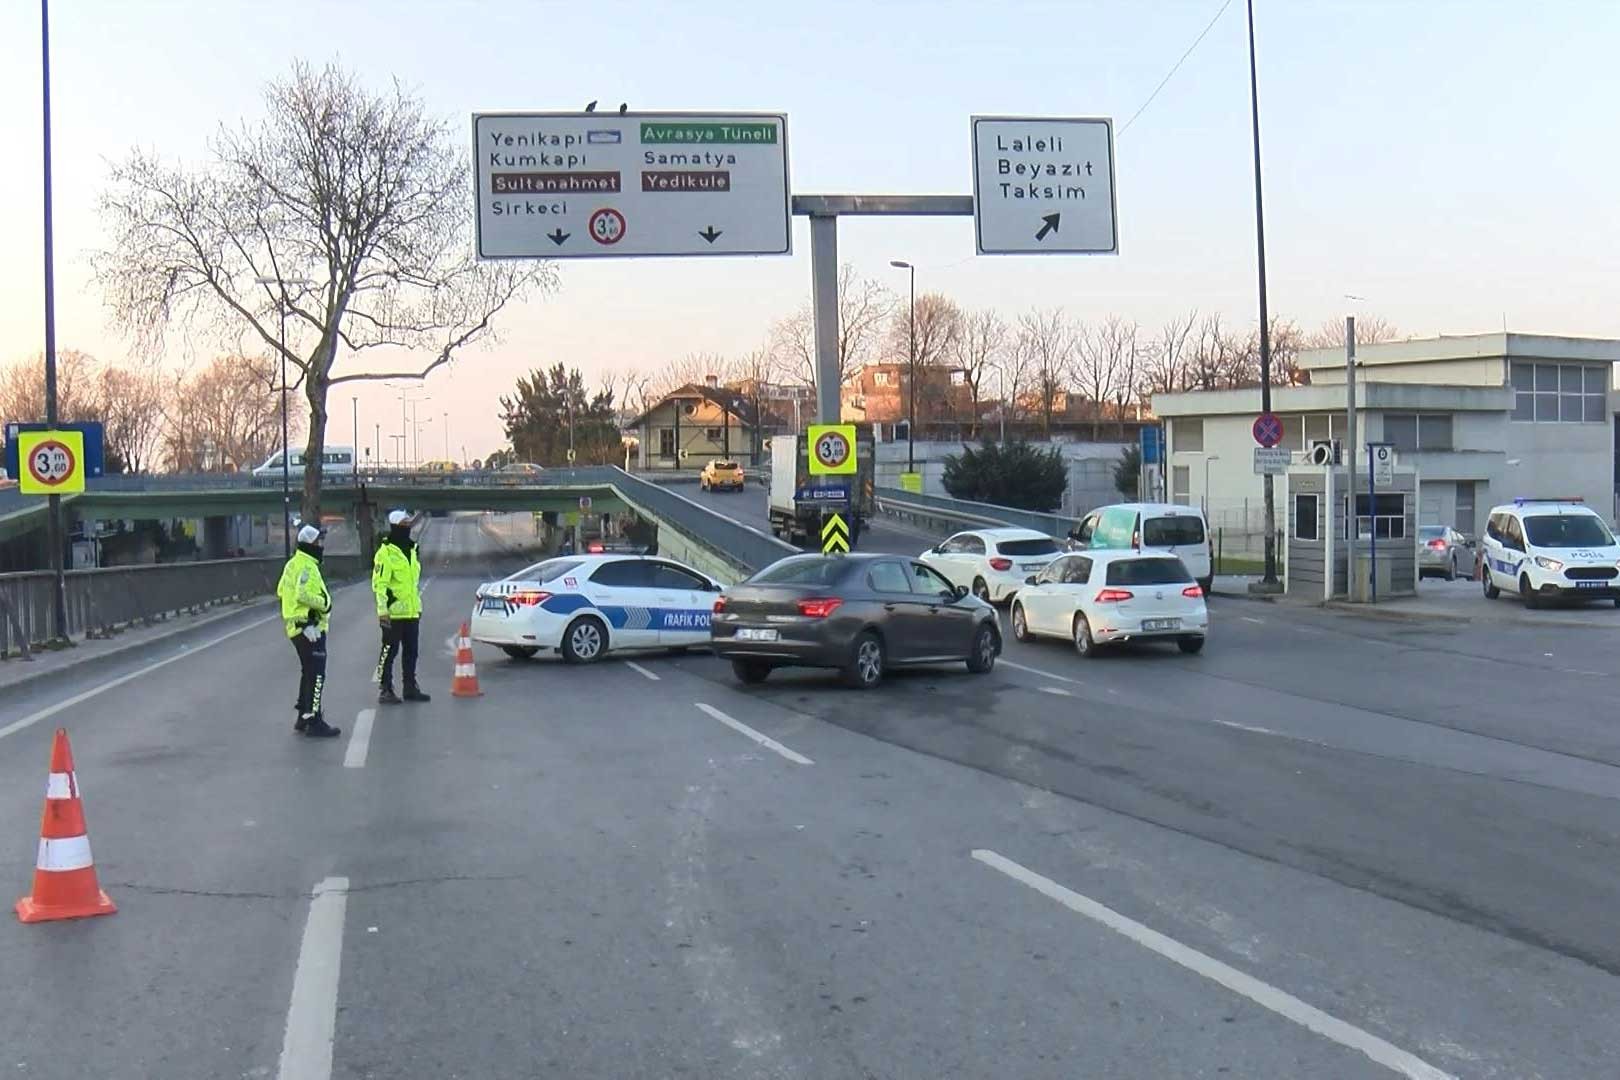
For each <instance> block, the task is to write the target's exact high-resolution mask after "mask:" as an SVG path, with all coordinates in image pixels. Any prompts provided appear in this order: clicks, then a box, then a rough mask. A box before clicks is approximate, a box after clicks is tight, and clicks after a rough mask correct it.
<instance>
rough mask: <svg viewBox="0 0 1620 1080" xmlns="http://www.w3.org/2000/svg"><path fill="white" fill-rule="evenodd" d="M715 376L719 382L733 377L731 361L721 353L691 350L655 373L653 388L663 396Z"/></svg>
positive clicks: (703, 382) (659, 395)
mask: <svg viewBox="0 0 1620 1080" xmlns="http://www.w3.org/2000/svg"><path fill="white" fill-rule="evenodd" d="M711 376H713V378H714V379H715V381H716V382H717V383H724V382H725V381H727V380H728V379H729V378H730V377H731V361H730V360H729V359H727V358H726V357H724V356H721V355H720V354H719V353H710V352H690V353H687V354H686V355H685V356H683V357H681V358H680V359H679V360H673V361H671V362H669V363H667V364H665V365H664V366H663V367H661V368H659V369H658V371H657V372H655V373H654V374H653V382H652V385H653V389H654V391H655V394H656V396H658V397H662V396H663V395H665V394H668V393H670V392H671V391H673V390H679V389H680V388H681V387H683V386H702V385H704V384H705V383H706V382H707V381H708V380H709V378H710V377H711Z"/></svg>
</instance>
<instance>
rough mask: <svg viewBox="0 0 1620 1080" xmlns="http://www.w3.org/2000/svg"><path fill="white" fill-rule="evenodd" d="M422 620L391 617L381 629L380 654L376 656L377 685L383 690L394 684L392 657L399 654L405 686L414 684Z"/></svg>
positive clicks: (409, 686) (407, 687) (408, 686)
mask: <svg viewBox="0 0 1620 1080" xmlns="http://www.w3.org/2000/svg"><path fill="white" fill-rule="evenodd" d="M421 641H422V620H420V619H391V620H389V623H388V625H387V626H386V627H385V628H384V629H383V639H382V654H381V655H380V656H378V657H377V685H378V686H380V687H382V688H383V689H384V690H387V689H389V688H390V687H392V686H393V685H394V657H395V656H399V658H400V661H399V667H400V674H401V675H402V676H403V677H404V680H405V688H406V689H407V690H409V689H410V688H411V687H413V686H415V685H416V654H417V652H418V650H419V649H420V647H421Z"/></svg>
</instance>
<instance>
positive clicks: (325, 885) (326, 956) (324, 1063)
mask: <svg viewBox="0 0 1620 1080" xmlns="http://www.w3.org/2000/svg"><path fill="white" fill-rule="evenodd" d="M348 906H349V879H348V878H346V877H329V878H325V879H323V880H322V881H321V883H320V884H319V885H316V886H315V895H314V898H313V899H311V900H310V902H309V920H308V921H307V922H305V923H304V941H303V944H302V945H300V946H299V947H298V968H297V970H296V972H295V973H294V974H293V989H292V1003H291V1004H290V1005H289V1006H288V1007H287V1032H286V1034H285V1035H284V1036H283V1037H282V1041H281V1062H280V1064H279V1066H278V1067H277V1070H276V1075H277V1077H279V1080H328V1078H329V1077H330V1076H331V1075H332V1038H333V1033H334V1032H335V1030H336V1029H337V996H338V974H339V971H340V970H341V967H342V963H343V917H344V915H345V914H346V913H347V910H348Z"/></svg>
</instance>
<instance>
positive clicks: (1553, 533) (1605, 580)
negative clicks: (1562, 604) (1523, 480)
mask: <svg viewBox="0 0 1620 1080" xmlns="http://www.w3.org/2000/svg"><path fill="white" fill-rule="evenodd" d="M1481 549H1482V550H1481V553H1482V555H1483V557H1484V568H1483V573H1481V575H1480V577H1481V579H1482V580H1483V583H1484V586H1485V596H1486V598H1487V599H1491V600H1494V599H1496V598H1497V597H1498V596H1500V595H1501V594H1502V592H1503V591H1504V590H1506V591H1510V592H1515V593H1518V594H1519V596H1520V597H1521V598H1522V599H1523V600H1524V606H1525V607H1529V608H1533V607H1539V606H1540V604H1541V602H1542V601H1543V600H1550V599H1554V598H1557V597H1564V598H1567V599H1573V600H1611V599H1612V600H1613V601H1614V603H1615V606H1616V607H1620V544H1617V543H1616V541H1615V538H1614V533H1612V532H1610V531H1609V526H1608V524H1607V523H1605V522H1604V520H1603V518H1601V517H1600V516H1598V514H1597V513H1596V512H1595V511H1594V510H1592V509H1591V508H1590V507H1588V506H1586V505H1584V504H1582V503H1581V502H1579V501H1577V500H1569V499H1563V500H1552V499H1547V500H1543V499H1514V500H1513V501H1512V502H1511V503H1506V504H1504V505H1502V506H1497V507H1493V508H1492V509H1491V516H1490V519H1489V523H1488V524H1487V525H1486V526H1485V539H1484V542H1483V544H1482V545H1481Z"/></svg>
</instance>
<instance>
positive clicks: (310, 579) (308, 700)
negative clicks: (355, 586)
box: [276, 525, 342, 739]
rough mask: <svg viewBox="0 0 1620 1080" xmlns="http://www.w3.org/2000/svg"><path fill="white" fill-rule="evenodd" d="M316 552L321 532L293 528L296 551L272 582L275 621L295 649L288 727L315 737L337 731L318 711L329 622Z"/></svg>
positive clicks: (329, 603)
mask: <svg viewBox="0 0 1620 1080" xmlns="http://www.w3.org/2000/svg"><path fill="white" fill-rule="evenodd" d="M321 551H322V545H321V530H319V529H317V528H316V527H315V526H313V525H305V526H304V527H303V528H302V529H299V530H298V550H296V551H294V552H293V555H292V558H290V559H288V560H287V565H286V566H285V567H284V568H283V569H282V571H281V581H280V582H279V583H278V584H277V585H276V595H277V596H278V597H280V598H281V619H282V622H283V623H284V624H285V626H286V629H287V637H288V638H290V639H291V640H292V644H293V649H294V650H296V651H297V653H298V704H297V708H298V719H297V720H296V721H295V722H294V723H293V730H294V731H299V732H302V733H303V734H305V735H308V736H310V737H311V738H317V739H319V738H329V737H331V736H334V735H340V734H342V729H341V728H335V727H332V726H331V725H329V724H328V723H327V722H326V719H325V717H323V716H322V715H321V691H322V690H323V689H325V686H326V628H327V626H328V625H330V623H331V621H332V596H331V594H330V593H328V592H327V591H326V582H325V580H324V579H323V578H322V577H321Z"/></svg>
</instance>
